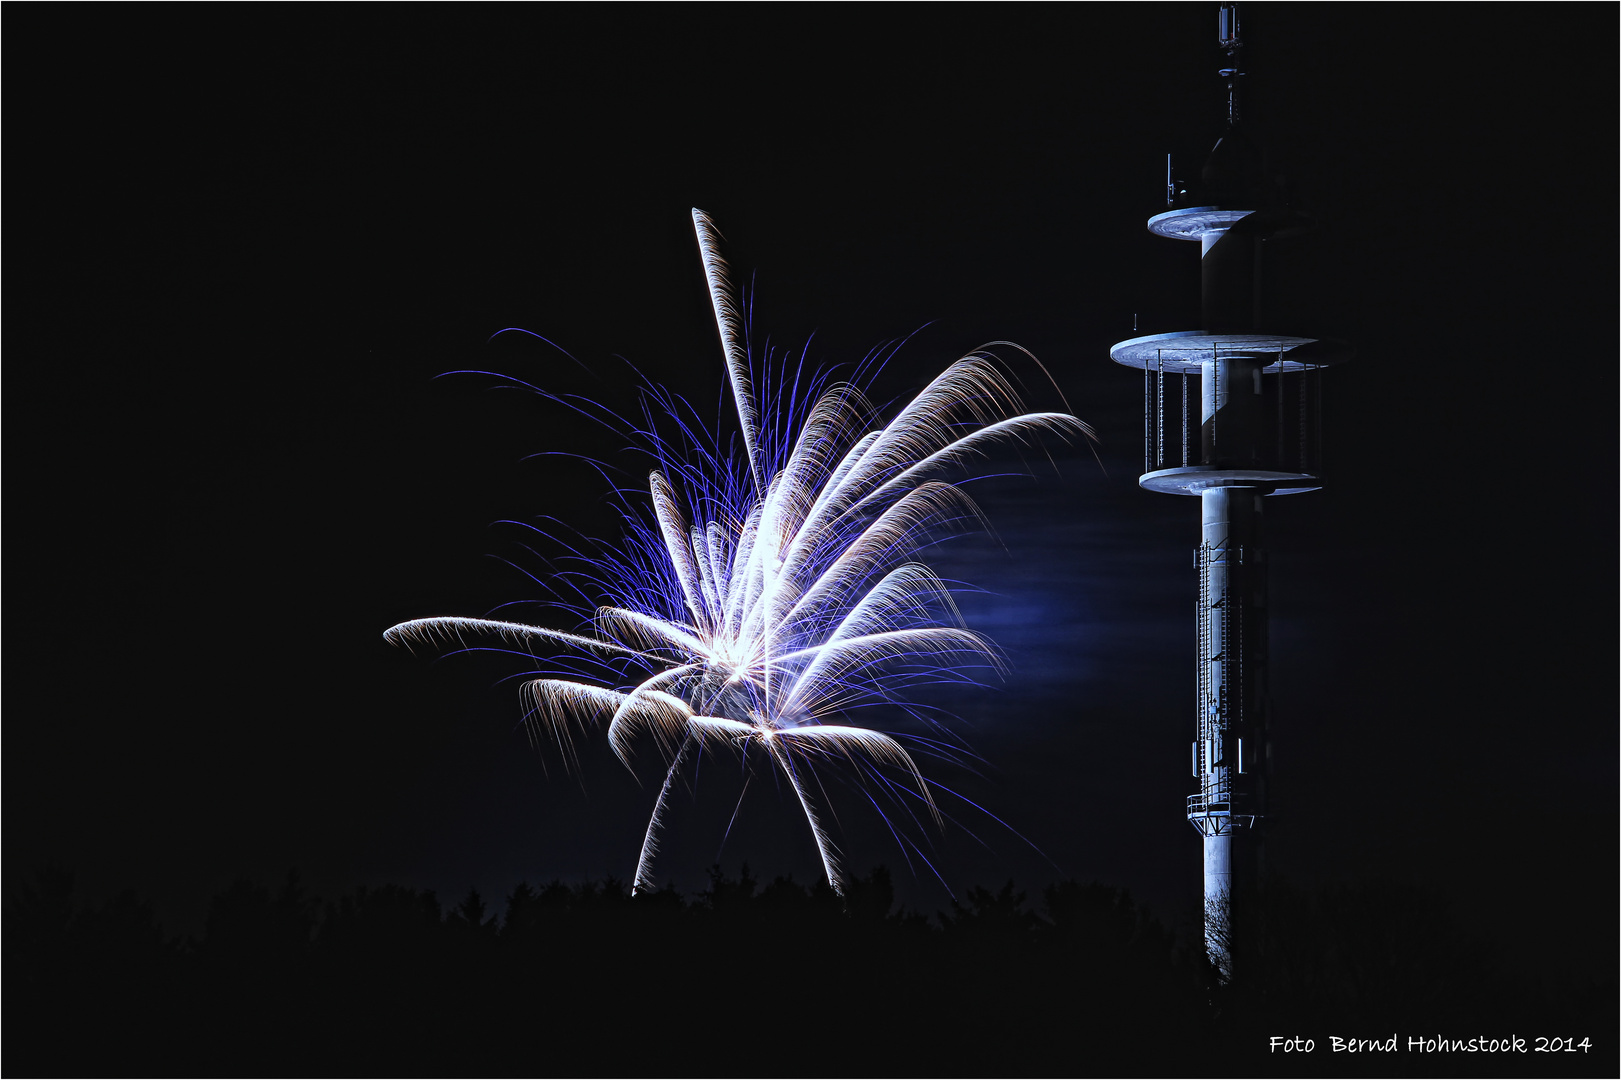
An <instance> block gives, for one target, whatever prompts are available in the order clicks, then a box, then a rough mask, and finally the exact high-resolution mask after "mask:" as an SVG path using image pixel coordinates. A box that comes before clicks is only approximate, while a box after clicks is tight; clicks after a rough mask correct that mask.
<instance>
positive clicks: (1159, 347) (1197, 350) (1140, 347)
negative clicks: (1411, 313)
mask: <svg viewBox="0 0 1621 1080" xmlns="http://www.w3.org/2000/svg"><path fill="white" fill-rule="evenodd" d="M1353 355H1355V350H1353V349H1352V348H1351V347H1350V346H1349V345H1347V344H1346V343H1345V342H1343V341H1336V340H1334V339H1332V338H1308V337H1291V336H1288V335H1286V334H1207V333H1205V332H1204V331H1202V330H1178V331H1174V332H1172V333H1169V334H1146V335H1144V336H1142V337H1134V338H1127V339H1126V340H1125V341H1122V342H1120V343H1118V344H1116V345H1114V346H1112V347H1111V348H1110V349H1109V359H1111V360H1113V361H1114V362H1115V363H1117V364H1124V365H1125V366H1126V367H1134V368H1139V369H1146V370H1149V371H1164V372H1167V373H1169V374H1183V375H1198V374H1199V373H1200V372H1202V371H1203V370H1204V367H1203V365H1204V364H1206V363H1207V362H1209V361H1211V360H1215V359H1216V358H1217V357H1218V356H1219V357H1221V358H1223V359H1227V358H1235V357H1244V358H1248V359H1253V360H1259V361H1264V363H1263V365H1262V367H1261V372H1262V373H1263V374H1266V375H1276V374H1278V373H1279V372H1283V371H1287V372H1296V371H1307V370H1311V369H1315V368H1320V367H1327V366H1328V365H1330V364H1338V363H1342V362H1344V361H1346V360H1349V359H1351V357H1352V356H1353Z"/></svg>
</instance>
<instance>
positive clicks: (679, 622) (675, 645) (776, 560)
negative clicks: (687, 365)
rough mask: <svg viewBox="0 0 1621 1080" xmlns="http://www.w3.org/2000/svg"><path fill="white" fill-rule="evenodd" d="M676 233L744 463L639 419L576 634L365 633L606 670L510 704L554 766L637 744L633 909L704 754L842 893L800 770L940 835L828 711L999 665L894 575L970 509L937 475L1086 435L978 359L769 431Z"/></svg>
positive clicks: (730, 337) (480, 623) (890, 698)
mask: <svg viewBox="0 0 1621 1080" xmlns="http://www.w3.org/2000/svg"><path fill="white" fill-rule="evenodd" d="M692 219H693V224H694V226H695V228H696V230H697V236H698V245H699V248H700V251H701V253H702V256H703V263H704V272H705V276H706V278H707V281H708V286H709V296H710V301H711V303H712V305H713V307H714V311H715V321H716V323H717V325H718V327H719V330H720V337H721V343H722V346H723V348H724V352H725V358H726V371H727V376H728V379H729V385H730V391H731V397H732V402H733V404H734V406H735V408H736V411H737V418H738V421H739V423H740V425H741V431H742V444H743V450H744V458H745V462H744V463H742V465H743V466H744V467H743V468H739V463H737V462H735V461H728V460H726V459H725V457H724V455H722V454H720V453H719V452H718V451H715V450H705V449H698V450H694V449H693V447H694V445H696V444H695V442H694V440H692V439H691V438H688V439H687V440H684V441H683V442H682V443H681V444H680V445H676V444H675V443H672V442H670V441H668V440H665V439H662V438H660V437H659V436H658V435H657V434H656V433H655V432H653V431H652V430H651V428H652V425H651V424H649V429H650V430H649V431H646V432H643V433H642V434H644V435H646V436H648V437H649V438H650V440H651V442H652V444H653V449H654V452H655V455H656V457H657V459H658V461H659V467H658V468H656V469H654V470H653V472H652V474H651V475H650V476H649V478H648V490H649V493H650V495H651V503H652V521H651V522H649V521H648V520H647V518H646V515H645V513H641V512H636V511H634V510H630V509H627V513H626V515H625V520H626V522H627V524H628V526H629V535H628V536H627V538H626V541H625V548H624V550H622V551H620V552H619V553H617V555H616V556H615V557H611V558H607V559H600V560H595V561H593V564H592V565H593V570H594V574H593V577H594V580H595V582H596V584H597V585H599V586H601V592H602V595H603V596H604V597H605V598H606V599H608V600H609V601H610V602H609V603H607V604H604V605H602V606H599V607H597V608H596V609H595V611H594V612H589V613H586V618H587V621H588V623H589V625H588V626H587V627H586V628H584V629H582V630H581V632H576V633H570V632H565V631H561V630H554V629H550V628H547V627H540V626H530V625H526V624H523V623H517V622H507V621H501V620H495V619H488V618H462V617H454V616H446V617H440V618H429V619H412V620H410V621H408V622H403V623H400V624H399V625H397V626H393V627H390V628H389V629H388V630H387V631H386V632H385V633H384V635H383V636H384V638H385V640H387V641H389V642H391V643H393V644H396V645H410V644H411V643H413V642H422V643H433V642H436V641H453V642H457V643H459V644H462V645H464V646H465V643H466V636H467V635H469V634H480V635H493V636H495V637H499V638H501V639H504V640H505V641H507V642H509V643H513V644H516V645H521V646H522V647H523V648H524V649H526V650H529V651H530V652H531V653H534V652H535V651H536V650H537V648H544V649H546V651H547V653H548V654H549V655H550V656H551V657H552V659H553V660H565V659H568V658H572V659H574V660H576V661H579V662H584V661H587V660H595V661H596V664H595V667H594V670H595V671H597V672H598V673H599V674H600V673H601V672H604V671H606V672H609V673H610V674H609V676H608V677H607V678H608V679H609V680H611V682H612V685H603V684H602V683H601V682H587V681H580V680H579V679H563V678H539V679H533V680H531V681H529V682H527V683H526V684H525V685H524V691H523V692H524V694H525V696H526V699H527V703H528V705H529V706H530V711H529V713H528V715H527V719H528V721H529V722H530V724H531V725H532V730H536V731H539V732H543V733H545V734H548V735H549V736H550V737H551V738H553V739H555V740H556V742H557V743H558V745H559V747H560V748H561V749H562V750H563V752H564V754H565V757H571V756H572V745H573V744H572V739H573V738H574V734H575V732H576V731H579V730H583V729H588V728H591V727H593V726H601V725H603V724H606V726H607V734H608V742H609V745H610V746H611V747H612V748H613V751H614V753H615V754H617V755H618V757H619V758H620V760H621V761H623V762H624V763H625V764H626V766H627V767H628V766H630V764H631V760H632V755H633V751H634V748H635V744H636V742H637V741H638V739H640V738H642V737H648V736H650V737H651V739H652V741H653V743H654V744H655V746H656V747H657V749H658V752H659V753H660V755H661V757H662V760H663V762H664V764H665V766H666V773H665V778H664V783H663V786H662V787H661V789H660V791H659V795H658V800H657V802H656V803H655V805H654V808H653V813H652V817H651V820H650V821H649V822H648V826H647V833H646V835H645V837H644V838H643V841H642V848H641V855H640V858H639V859H638V861H637V865H636V876H635V879H634V884H633V887H632V891H633V892H636V891H640V890H644V889H651V888H653V887H654V886H653V862H654V859H655V857H656V855H657V853H658V845H659V834H660V828H661V824H662V821H663V818H664V814H665V810H666V807H667V806H668V803H669V800H670V796H671V792H672V789H673V787H674V785H675V783H676V780H677V778H678V777H679V776H680V775H681V772H682V770H683V768H684V766H685V765H686V763H687V762H688V761H689V760H690V759H691V758H692V757H693V756H694V751H695V750H701V748H703V747H705V746H712V745H715V744H725V745H730V746H733V747H737V748H739V749H741V750H742V751H743V752H744V753H745V755H746V754H747V753H748V752H749V751H750V750H751V749H755V750H756V751H757V752H762V753H763V755H764V758H765V760H767V761H768V762H769V763H770V768H772V769H775V770H777V771H778V772H780V774H781V775H782V776H783V777H784V778H785V779H786V781H787V783H788V785H789V786H790V787H791V788H792V790H793V792H794V795H795V796H796V797H797V799H798V802H799V805H800V807H801V808H802V809H803V811H804V814H805V820H806V821H807V822H808V823H809V825H810V829H811V832H812V834H813V835H814V837H815V840H816V846H817V850H818V852H819V853H820V855H821V859H822V867H823V869H824V871H825V872H826V874H827V880H828V883H829V884H830V885H831V886H832V888H833V889H834V890H835V891H836V892H838V893H840V894H842V893H843V887H844V883H843V878H842V875H841V872H840V865H839V856H838V851H837V849H836V847H835V846H834V844H833V842H832V840H831V839H830V837H829V836H828V833H827V830H826V829H825V828H824V826H823V824H822V820H821V816H820V815H819V813H818V800H817V799H815V798H813V797H812V791H813V789H814V790H818V791H819V790H820V784H818V783H816V782H815V772H814V769H815V766H816V765H817V764H818V763H826V762H829V761H831V760H832V759H835V758H838V759H843V760H844V761H845V762H847V763H848V764H849V765H850V766H853V767H854V770H855V773H856V775H857V776H858V777H860V778H862V779H863V780H877V781H880V782H881V783H882V785H883V786H884V787H885V788H887V790H888V791H889V792H890V793H891V794H892V795H895V796H896V797H899V796H900V795H908V796H910V797H911V798H913V799H914V800H916V801H917V802H918V803H920V804H921V805H922V806H923V807H925V808H926V810H927V813H928V814H929V815H931V816H932V817H933V818H934V819H935V820H936V822H937V823H938V822H939V820H940V812H939V810H938V808H937V807H936V806H935V802H934V798H933V796H932V795H931V793H930V784H929V782H927V781H926V780H925V779H924V777H923V775H922V773H921V772H920V771H919V769H918V767H917V764H916V762H915V761H914V760H913V758H912V756H911V754H909V753H908V752H907V750H906V749H905V748H904V747H903V746H902V745H901V744H900V743H899V742H897V741H896V740H895V739H894V738H893V737H891V736H890V735H887V734H884V733H883V732H880V731H877V730H874V729H872V728H869V727H863V726H858V725H855V724H852V723H850V722H849V718H850V714H851V713H852V712H853V711H856V710H858V709H863V708H865V707H868V706H872V705H889V706H901V707H903V708H904V707H906V706H907V705H908V700H907V691H908V690H909V689H912V688H915V687H916V686H918V685H919V684H920V683H923V682H928V681H939V680H941V679H946V680H951V681H972V679H971V678H970V677H969V675H968V672H969V671H971V670H976V669H977V670H983V669H984V668H985V667H986V666H987V665H988V666H990V667H992V668H999V667H1000V666H1001V660H1000V658H999V656H998V654H997V652H996V649H995V647H994V646H993V645H992V643H991V642H990V641H988V640H987V639H986V638H984V637H983V636H982V635H980V634H977V633H975V632H974V631H972V630H969V629H968V628H967V627H966V626H964V625H963V623H962V619H961V616H960V615H959V614H958V612H957V608H956V605H955V604H954V603H953V601H952V598H951V594H950V592H949V590H948V589H947V588H946V585H945V583H944V582H942V581H941V579H940V578H939V577H937V576H936V575H935V574H934V573H933V572H932V571H931V570H929V568H928V567H927V566H924V565H923V564H922V563H920V562H918V561H917V558H916V556H917V553H918V552H919V551H920V550H921V549H922V548H923V547H925V546H927V544H928V543H929V542H930V538H931V537H932V536H934V535H935V534H937V532H938V531H939V530H940V529H941V528H942V527H944V526H947V525H950V524H951V523H953V522H957V521H960V520H962V519H963V518H964V517H967V516H973V515H974V514H976V511H975V508H974V506H973V504H972V502H971V501H970V500H969V499H968V497H967V495H966V494H965V493H964V492H963V491H962V490H961V488H960V487H959V486H958V485H957V484H955V483H952V482H948V481H947V480H944V479H942V476H944V475H949V474H952V473H954V472H955V471H957V470H958V468H959V467H960V466H961V465H962V464H963V463H964V462H965V460H967V459H970V458H972V457H974V456H976V455H977V454H979V453H981V452H983V451H984V450H985V449H986V448H988V447H989V446H990V445H991V444H994V443H997V442H1001V441H1005V440H1027V439H1030V438H1031V437H1033V436H1036V435H1040V434H1043V433H1045V434H1057V435H1060V436H1072V435H1077V434H1078V435H1083V436H1086V437H1093V433H1092V430H1091V429H1090V428H1089V427H1088V426H1087V425H1086V424H1084V423H1082V422H1081V421H1080V420H1078V419H1076V418H1075V417H1073V416H1071V415H1069V414H1067V413H1056V412H1038V413H1025V412H1021V411H1020V410H1021V408H1022V407H1021V405H1020V403H1019V399H1018V397H1017V395H1016V394H1015V392H1014V390H1013V387H1012V384H1011V382H1010V380H1009V378H1008V376H1007V374H1006V373H1005V372H1004V370H1003V369H1002V368H1001V367H1000V366H999V364H998V363H997V362H996V360H995V358H994V357H992V356H990V355H989V354H986V353H982V352H974V353H971V354H970V355H968V356H965V357H964V358H962V359H960V360H958V361H956V362H955V363H953V364H951V365H950V366H949V367H947V368H946V370H945V371H944V372H942V373H941V374H940V375H939V376H938V377H936V378H935V379H934V380H933V381H932V382H930V383H929V384H928V385H927V386H926V387H925V388H924V389H923V390H922V391H921V392H920V393H919V394H918V395H917V396H916V397H915V398H913V399H912V400H911V401H910V402H909V403H907V404H906V405H904V406H903V407H902V408H901V409H900V410H899V411H898V412H897V413H896V414H895V416H894V418H893V419H891V420H890V421H889V422H888V423H879V422H878V421H877V420H876V413H875V410H874V409H873V407H872V406H871V405H870V404H869V403H868V402H867V400H866V399H865V397H864V396H863V395H862V393H861V392H860V390H859V389H858V388H856V387H855V386H853V385H851V384H848V383H839V384H833V385H822V387H821V389H820V390H819V391H817V390H815V389H813V391H812V392H811V393H809V394H804V395H798V394H794V395H790V396H789V398H788V401H787V404H786V406H785V408H784V410H783V414H784V415H782V416H776V417H766V418H762V413H761V409H760V405H759V402H758V401H757V399H756V396H755V388H754V386H753V382H752V379H751V367H750V363H749V357H748V350H747V348H746V346H745V344H744V341H743V333H742V320H741V318H740V316H739V312H738V307H737V304H736V302H735V300H734V293H733V290H732V286H731V283H730V282H729V280H728V276H727V267H726V264H725V262H724V260H723V259H722V258H721V256H720V253H719V247H718V239H719V237H718V234H717V232H716V230H715V228H714V226H713V224H712V223H711V222H710V220H709V218H708V217H707V216H706V215H705V214H704V213H703V212H702V211H700V210H696V209H695V210H693V212H692ZM542 393H544V391H542ZM545 396H548V397H551V396H553V395H550V394H546V395H545ZM779 396H781V395H779ZM812 399H814V400H812ZM796 401H809V402H810V404H809V407H808V408H804V407H803V406H800V407H798V408H795V402H796ZM666 404H668V405H670V406H672V407H671V408H670V411H671V412H672V413H674V412H675V411H676V410H675V408H674V407H673V406H674V404H675V403H674V402H668V403H666ZM801 417H802V418H801ZM688 434H689V436H690V432H688ZM586 666H587V665H586V664H584V663H578V664H577V667H578V668H579V669H581V670H584V669H585V668H586ZM879 766H882V767H885V768H886V769H888V770H892V771H893V774H894V778H891V777H889V776H886V775H885V774H884V773H882V772H880V771H879V768H878V767H879ZM822 798H823V800H825V798H826V795H825V793H823V795H822Z"/></svg>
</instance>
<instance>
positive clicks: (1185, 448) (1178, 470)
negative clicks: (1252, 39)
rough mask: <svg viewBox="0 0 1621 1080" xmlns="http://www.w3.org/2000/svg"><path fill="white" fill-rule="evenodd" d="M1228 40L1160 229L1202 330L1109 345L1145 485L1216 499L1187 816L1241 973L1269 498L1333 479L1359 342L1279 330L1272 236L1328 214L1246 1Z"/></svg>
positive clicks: (1220, 929)
mask: <svg viewBox="0 0 1621 1080" xmlns="http://www.w3.org/2000/svg"><path fill="white" fill-rule="evenodd" d="M1219 37H1220V44H1221V50H1222V53H1223V55H1224V57H1225V61H1224V63H1223V66H1222V68H1221V77H1222V78H1223V79H1224V80H1225V81H1226V84H1227V120H1226V130H1225V131H1224V132H1223V134H1222V136H1221V138H1220V139H1219V140H1218V141H1217V142H1216V145H1215V148H1214V149H1213V150H1211V152H1210V156H1209V158H1208V159H1207V160H1206V161H1205V163H1204V168H1203V170H1202V172H1201V174H1200V176H1199V178H1198V179H1197V180H1196V181H1194V182H1192V183H1187V184H1184V183H1182V182H1180V181H1179V179H1178V178H1177V177H1176V176H1175V175H1174V173H1173V171H1172V168H1171V162H1170V159H1169V158H1167V160H1166V191H1165V199H1166V206H1167V209H1166V210H1165V212H1164V213H1161V214H1156V215H1154V216H1153V217H1151V218H1149V219H1148V229H1149V231H1150V232H1152V233H1154V234H1155V235H1156V236H1163V237H1168V238H1170V239H1173V240H1194V241H1197V242H1198V244H1199V251H1200V271H1201V272H1200V286H1201V287H1200V294H1201V311H1202V314H1201V319H1200V322H1201V324H1202V329H1199V330H1186V331H1179V332H1176V333H1170V334H1150V335H1148V336H1146V337H1135V338H1132V339H1130V340H1128V341H1122V342H1120V343H1119V344H1117V345H1115V346H1114V347H1113V348H1111V349H1110V350H1109V357H1110V359H1112V360H1114V361H1115V362H1116V363H1118V364H1124V365H1126V366H1127V367H1133V368H1140V369H1141V370H1142V373H1143V475H1142V476H1141V477H1140V478H1139V479H1138V484H1139V485H1141V486H1142V487H1144V488H1147V489H1148V490H1149V491H1158V492H1163V493H1165V494H1169V495H1193V496H1197V497H1198V499H1199V503H1200V509H1201V516H1202V520H1203V526H1204V528H1203V536H1202V538H1201V542H1200V544H1199V547H1198V550H1197V553H1196V556H1195V565H1196V567H1197V569H1198V574H1199V600H1198V611H1197V623H1198V657H1197V673H1198V679H1197V686H1198V691H1197V694H1198V697H1197V703H1196V715H1195V727H1194V738H1193V741H1192V746H1191V748H1190V754H1189V766H1190V767H1191V770H1192V773H1193V777H1194V778H1195V779H1196V780H1197V783H1198V787H1197V790H1196V791H1195V792H1194V794H1192V795H1190V796H1188V800H1187V808H1186V813H1187V818H1188V823H1189V824H1191V825H1192V826H1193V827H1194V828H1195V829H1197V830H1198V832H1199V834H1200V836H1201V837H1202V838H1203V843H1204V900H1205V922H1204V933H1205V947H1206V951H1207V952H1208V954H1209V956H1210V959H1211V961H1212V963H1213V964H1214V965H1215V966H1216V968H1217V970H1218V972H1219V973H1220V975H1221V977H1222V978H1224V979H1225V978H1227V977H1230V975H1231V973H1232V963H1233V955H1232V945H1233V942H1234V934H1235V933H1237V932H1239V930H1238V928H1240V927H1241V926H1242V925H1243V919H1242V909H1243V906H1244V904H1245V897H1246V895H1247V894H1248V893H1250V892H1251V891H1252V890H1253V889H1254V888H1255V887H1256V885H1257V884H1258V880H1259V872H1260V867H1259V859H1260V849H1261V842H1262V838H1263V837H1264V835H1265V827H1266V821H1267V796H1268V792H1267V782H1268V766H1269V762H1270V758H1271V745H1270V742H1269V731H1268V727H1269V720H1270V717H1269V715H1268V714H1269V711H1270V707H1269V702H1268V697H1267V611H1266V552H1265V550H1264V549H1263V547H1262V545H1261V518H1262V509H1261V508H1262V502H1263V499H1264V498H1266V497H1268V496H1276V495H1293V494H1297V493H1299V492H1304V491H1314V490H1316V489H1317V488H1319V487H1321V486H1322V482H1321V479H1320V474H1321V471H1322V464H1321V457H1320V443H1319V438H1318V435H1319V431H1320V426H1321V425H1320V423H1319V415H1320V407H1321V389H1322V370H1323V368H1324V367H1325V366H1327V365H1329V364H1332V363H1336V362H1339V361H1342V360H1345V359H1348V358H1349V357H1350V354H1351V350H1350V349H1349V348H1348V347H1347V346H1346V345H1345V344H1344V343H1342V342H1335V341H1329V340H1326V339H1319V338H1309V337H1292V336H1287V335H1282V334H1273V333H1267V332H1266V331H1265V330H1264V329H1263V324H1262V318H1261V313H1262V309H1261V272H1262V265H1263V252H1264V251H1265V249H1266V247H1267V241H1268V240H1272V239H1276V238H1278V237H1281V236H1285V235H1289V234H1292V233H1297V232H1301V231H1304V230H1305V229H1307V228H1309V227H1310V226H1311V224H1312V221H1311V219H1310V218H1309V217H1308V216H1307V215H1305V214H1303V213H1301V212H1299V211H1298V210H1294V209H1291V208H1290V207H1289V206H1288V204H1287V199H1286V198H1285V197H1284V195H1283V192H1282V191H1281V190H1280V189H1279V186H1278V184H1277V183H1276V182H1275V181H1274V180H1273V178H1272V176H1271V174H1269V173H1268V172H1267V170H1266V167H1265V163H1264V161H1263V159H1262V156H1261V153H1260V150H1259V148H1258V147H1257V146H1256V145H1255V144H1254V143H1253V142H1252V141H1251V140H1250V139H1249V138H1248V136H1247V135H1246V133H1245V131H1244V128H1243V125H1242V123H1241V116H1240V109H1239V104H1240V102H1239V81H1240V79H1241V78H1242V71H1241V70H1240V65H1239V54H1240V50H1241V48H1242V45H1243V42H1242V40H1241V38H1240V35H1239V25H1238V5H1237V4H1222V5H1221V12H1220V17H1219ZM1179 398H1180V403H1179V402H1178V399H1179ZM1167 399H1169V400H1167ZM1190 401H1191V402H1192V405H1190ZM1195 407H1196V408H1197V412H1196V413H1195V412H1193V408H1195ZM1195 416H1196V417H1197V423H1196V425H1195V424H1194V419H1193V418H1194V417H1195ZM1178 428H1180V431H1178ZM1190 429H1191V430H1192V434H1191V436H1190ZM1190 438H1191V445H1190ZM1235 912H1237V913H1238V915H1239V917H1238V918H1237V919H1235Z"/></svg>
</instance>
